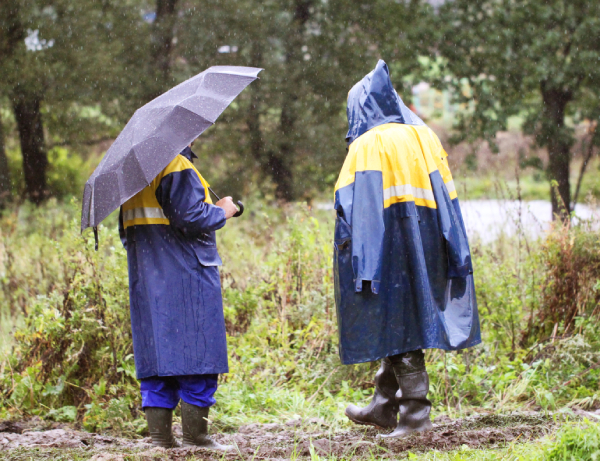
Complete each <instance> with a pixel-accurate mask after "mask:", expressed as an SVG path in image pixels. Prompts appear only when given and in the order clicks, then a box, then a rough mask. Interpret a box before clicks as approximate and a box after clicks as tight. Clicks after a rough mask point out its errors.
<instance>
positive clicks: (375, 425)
mask: <svg viewBox="0 0 600 461" xmlns="http://www.w3.org/2000/svg"><path fill="white" fill-rule="evenodd" d="M344 414H345V415H346V416H347V417H348V419H349V420H350V421H352V422H353V423H355V424H360V425H361V426H371V427H376V428H377V429H381V430H389V429H394V428H395V427H396V426H392V427H384V426H380V425H379V424H375V423H368V422H366V421H358V420H357V419H354V418H353V417H352V416H350V415H349V414H348V413H347V412H344Z"/></svg>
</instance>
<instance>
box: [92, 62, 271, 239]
mask: <svg viewBox="0 0 600 461" xmlns="http://www.w3.org/2000/svg"><path fill="white" fill-rule="evenodd" d="M261 70H262V69H258V68H255V67H238V66H215V67H210V68H208V69H206V70H205V71H204V72H202V73H200V74H198V75H196V76H195V77H192V78H190V79H189V80H186V81H185V82H183V83H181V84H179V85H177V86H176V87H175V88H173V89H171V90H169V91H167V92H166V93H165V94H163V95H161V96H159V97H158V98H156V99H154V100H153V101H150V102H149V103H148V104H146V105H145V106H143V107H141V108H140V109H138V110H137V111H136V112H135V114H133V117H131V120H129V122H128V123H127V125H126V126H125V128H124V129H123V131H121V134H119V136H118V137H117V139H116V140H115V142H114V143H113V144H112V146H110V149H108V151H107V152H106V155H105V156H104V158H103V159H102V161H101V162H100V165H98V168H96V170H95V171H94V173H92V176H90V179H88V181H87V183H86V184H85V189H84V191H83V208H82V212H81V231H82V232H83V231H84V230H85V229H86V228H88V227H94V231H96V229H95V228H96V226H97V225H98V224H99V223H100V222H101V221H102V220H103V219H104V218H106V217H107V216H108V215H109V214H110V213H112V212H113V211H114V210H116V209H117V208H118V207H119V206H120V205H122V204H123V203H124V202H126V201H127V200H129V199H130V198H131V197H133V196H134V195H135V194H137V193H138V192H139V191H141V190H142V189H143V188H144V187H146V186H147V185H148V184H150V182H152V180H153V179H154V178H155V177H156V176H157V175H158V174H159V173H160V172H161V171H162V170H163V169H164V168H165V167H166V166H167V165H168V164H169V162H171V160H173V159H174V158H175V157H176V156H177V154H179V152H181V151H182V150H183V149H184V148H185V146H187V145H188V144H190V143H191V142H192V141H193V140H194V139H196V138H197V137H198V136H200V134H201V133H202V132H203V131H204V130H206V129H207V128H208V127H209V126H211V125H212V124H213V123H215V121H216V120H217V118H218V117H219V115H221V113H222V112H223V111H224V110H225V108H226V107H227V106H228V105H229V104H230V103H231V101H233V100H234V99H235V97H236V96H237V95H238V94H240V93H241V92H242V90H243V89H244V88H246V87H247V86H248V85H249V84H250V83H252V82H253V81H254V80H256V79H257V78H258V73H259V72H260V71H261Z"/></svg>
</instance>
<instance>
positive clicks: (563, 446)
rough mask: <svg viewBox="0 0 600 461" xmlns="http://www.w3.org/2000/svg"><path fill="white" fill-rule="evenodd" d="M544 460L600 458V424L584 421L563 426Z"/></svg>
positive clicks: (595, 459)
mask: <svg viewBox="0 0 600 461" xmlns="http://www.w3.org/2000/svg"><path fill="white" fill-rule="evenodd" d="M544 459H545V460H546V461H597V460H599V459H600V424H593V423H590V422H589V421H585V422H584V423H580V424H570V425H567V426H565V427H563V428H562V429H561V430H560V432H559V433H558V435H557V440H556V443H555V444H554V445H553V446H551V447H550V448H549V449H548V452H547V454H546V456H545V458H544Z"/></svg>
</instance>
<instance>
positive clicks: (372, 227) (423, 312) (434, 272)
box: [334, 60, 481, 437]
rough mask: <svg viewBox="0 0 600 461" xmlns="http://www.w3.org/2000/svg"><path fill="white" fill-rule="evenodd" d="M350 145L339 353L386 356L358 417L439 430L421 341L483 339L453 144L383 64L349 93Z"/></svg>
mask: <svg viewBox="0 0 600 461" xmlns="http://www.w3.org/2000/svg"><path fill="white" fill-rule="evenodd" d="M347 115H348V125H349V129H348V134H347V137H346V142H347V144H348V147H349V148H348V155H347V157H346V160H345V162H344V165H343V167H342V171H341V172H340V176H339V178H338V181H337V184H336V186H335V205H334V207H335V210H336V212H337V219H336V225H335V235H334V248H335V254H334V281H335V300H336V306H337V311H338V323H339V324H338V331H339V337H340V342H339V344H340V346H339V353H340V358H341V360H342V363H344V364H354V363H362V362H371V361H376V360H381V366H380V368H379V371H378V372H377V374H376V375H375V393H374V395H373V399H372V401H371V403H370V404H369V405H368V406H367V407H365V408H359V407H357V406H355V405H350V406H348V408H346V415H347V416H348V418H349V419H350V420H352V421H353V422H355V423H358V424H366V425H372V426H377V427H380V428H389V429H394V430H393V432H391V433H390V434H388V435H385V436H384V437H403V436H406V435H408V434H411V433H413V432H417V431H427V430H429V429H431V428H432V424H431V420H430V411H431V402H430V401H429V400H428V399H427V393H428V391H429V376H428V374H427V370H426V367H425V357H424V354H423V349H430V348H438V349H444V350H459V349H464V348H467V347H471V346H474V345H476V344H478V343H480V342H481V337H480V330H479V317H478V312H477V303H476V300H475V289H474V286H473V266H472V263H471V253H470V250H469V245H468V242H467V236H466V232H465V227H464V224H463V220H462V216H461V212H460V206H459V204H458V198H457V195H456V189H455V187H454V182H453V180H452V175H451V174H450V169H449V168H448V160H447V154H446V152H445V151H444V149H443V147H442V145H441V143H440V141H439V139H438V137H437V136H436V135H435V133H434V132H433V131H432V130H431V129H430V128H429V127H428V126H427V125H425V123H424V122H423V121H422V120H421V119H420V118H419V117H417V116H416V115H415V114H414V113H413V112H412V111H410V110H409V109H408V108H407V107H406V106H405V105H404V103H403V102H402V100H401V99H400V97H399V96H398V94H397V93H396V91H395V90H394V88H393V86H392V82H391V80H390V76H389V71H388V67H387V65H386V64H385V62H383V61H381V60H380V61H379V63H378V64H377V66H376V67H375V69H374V70H373V71H372V72H371V73H369V74H368V75H367V76H365V77H364V78H363V79H362V80H361V81H360V82H358V83H357V84H356V85H355V86H354V87H353V88H352V89H351V90H350V92H349V93H348V108H347Z"/></svg>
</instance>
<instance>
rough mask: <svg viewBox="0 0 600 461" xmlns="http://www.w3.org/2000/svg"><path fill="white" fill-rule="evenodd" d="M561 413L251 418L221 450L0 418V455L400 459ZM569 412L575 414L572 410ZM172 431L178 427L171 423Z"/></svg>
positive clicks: (540, 426) (542, 422) (487, 438)
mask: <svg viewBox="0 0 600 461" xmlns="http://www.w3.org/2000/svg"><path fill="white" fill-rule="evenodd" d="M565 417H566V416H562V415H561V416H557V415H549V414H546V415H544V414H540V413H519V414H511V415H504V416H498V415H489V416H477V417H471V418H465V419H458V420H454V421H452V420H450V419H449V418H447V417H443V416H442V417H438V418H437V419H436V420H435V427H434V429H433V431H431V432H428V433H425V434H418V435H413V436H411V437H408V438H405V439H396V440H389V439H380V438H377V435H378V434H380V433H381V432H380V431H378V430H376V429H374V428H367V427H360V426H357V428H356V429H353V430H347V431H333V430H330V429H329V428H328V426H327V424H326V423H325V422H323V421H320V420H315V419H312V420H305V421H302V420H292V421H288V422H287V423H285V424H250V425H246V426H242V427H240V428H239V431H238V432H237V433H230V434H228V433H223V434H216V435H215V436H214V437H215V439H216V440H218V441H219V442H221V443H225V444H232V445H234V446H235V447H236V448H235V451H233V452H231V453H229V454H227V455H226V456H224V455H223V454H221V453H214V452H210V451H208V450H205V449H200V448H195V449H184V448H179V449H171V450H164V449H159V448H152V446H151V445H150V443H149V442H150V439H149V438H145V439H139V440H132V439H124V438H118V437H110V436H106V435H100V434H92V433H88V432H81V431H78V430H76V429H73V428H71V427H69V426H67V425H59V424H56V423H54V424H53V425H50V426H48V423H44V422H42V421H40V420H30V421H21V422H3V423H0V459H1V460H4V459H10V460H15V461H21V460H29V459H36V460H37V459H40V460H43V459H48V460H50V459H52V460H54V461H56V460H59V459H74V460H79V459H81V460H88V459H91V460H94V461H109V460H113V461H117V460H123V461H124V460H144V461H145V460H152V459H168V460H185V459H228V460H229V459H231V460H233V459H254V460H279V459H290V458H300V459H302V458H305V457H310V454H311V451H313V452H314V453H316V454H319V455H321V456H322V455H326V456H331V455H335V456H337V457H343V458H344V459H361V458H363V459H364V458H372V457H374V458H375V459H386V458H394V459H398V458H403V457H405V456H406V455H407V454H408V452H409V451H410V452H413V453H418V452H425V451H429V450H434V449H435V450H442V451H446V450H452V449H456V448H460V447H461V446H468V447H471V448H493V447H502V446H505V445H506V444H508V443H511V442H515V441H517V442H528V441H529V442H530V441H532V440H535V439H538V438H541V437H543V436H544V435H547V434H549V433H550V432H553V431H554V430H555V429H556V426H557V424H560V422H561V421H562V420H564V418H565ZM571 418H572V416H571ZM174 430H175V435H176V436H178V437H181V427H180V426H179V425H177V424H175V429H174Z"/></svg>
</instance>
